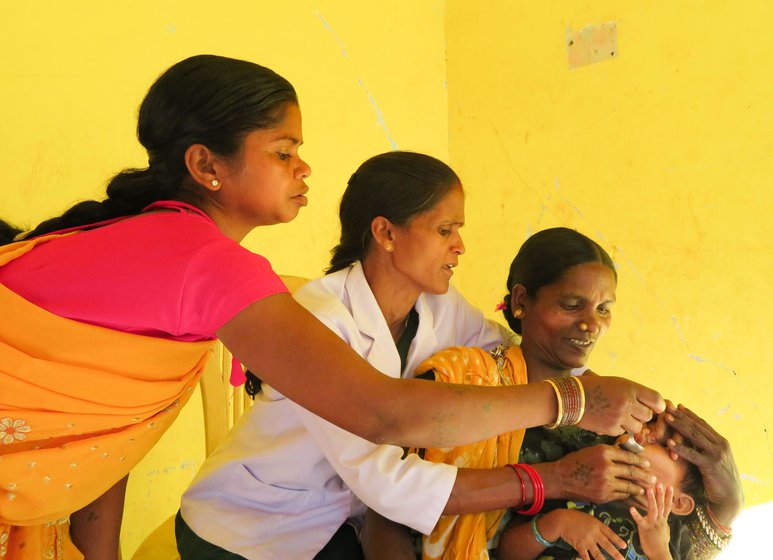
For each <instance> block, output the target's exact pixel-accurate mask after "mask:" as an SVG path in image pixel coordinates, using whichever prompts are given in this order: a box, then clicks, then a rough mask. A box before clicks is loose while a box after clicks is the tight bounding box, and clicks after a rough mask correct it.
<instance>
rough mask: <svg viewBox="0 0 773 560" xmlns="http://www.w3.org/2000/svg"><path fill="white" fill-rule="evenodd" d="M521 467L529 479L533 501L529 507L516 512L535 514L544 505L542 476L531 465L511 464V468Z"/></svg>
mask: <svg viewBox="0 0 773 560" xmlns="http://www.w3.org/2000/svg"><path fill="white" fill-rule="evenodd" d="M515 468H519V469H523V472H525V473H526V474H527V475H529V479H530V480H531V484H532V487H533V488H534V501H533V502H532V504H531V507H530V508H529V509H521V510H518V513H520V514H522V515H535V514H537V513H539V512H540V511H541V510H542V506H544V505H545V485H544V484H543V483H542V478H541V477H540V475H539V473H538V472H537V471H536V470H534V467H532V466H531V465H522V464H520V463H518V464H515V465H513V469H515Z"/></svg>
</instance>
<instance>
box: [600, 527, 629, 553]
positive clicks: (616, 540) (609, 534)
mask: <svg viewBox="0 0 773 560" xmlns="http://www.w3.org/2000/svg"><path fill="white" fill-rule="evenodd" d="M601 532H602V534H603V535H604V536H605V537H606V538H607V540H608V541H609V543H610V544H611V545H612V546H613V547H616V548H624V547H626V546H627V543H626V542H625V541H624V540H623V539H621V538H620V536H619V535H617V533H615V532H614V531H613V530H612V529H610V528H609V527H608V526H607V525H604V527H602V529H601ZM605 548H606V547H605Z"/></svg>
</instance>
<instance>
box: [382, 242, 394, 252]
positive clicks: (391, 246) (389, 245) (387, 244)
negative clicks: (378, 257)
mask: <svg viewBox="0 0 773 560" xmlns="http://www.w3.org/2000/svg"><path fill="white" fill-rule="evenodd" d="M394 250H395V245H394V243H392V242H391V241H387V242H385V243H384V251H386V252H387V253H391V252H392V251H394Z"/></svg>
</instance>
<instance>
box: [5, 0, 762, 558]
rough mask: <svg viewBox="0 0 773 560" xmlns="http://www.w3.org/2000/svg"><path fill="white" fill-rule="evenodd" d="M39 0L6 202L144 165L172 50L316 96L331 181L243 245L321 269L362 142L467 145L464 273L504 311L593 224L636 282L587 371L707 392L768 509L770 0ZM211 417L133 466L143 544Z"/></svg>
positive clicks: (136, 532) (467, 284)
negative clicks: (282, 80)
mask: <svg viewBox="0 0 773 560" xmlns="http://www.w3.org/2000/svg"><path fill="white" fill-rule="evenodd" d="M26 4H29V5H24V3H14V4H13V5H9V6H6V7H5V17H4V22H5V25H4V31H3V34H1V35H0V48H1V49H2V52H3V55H4V56H3V64H2V65H0V76H1V77H2V83H3V87H2V90H0V91H1V93H0V99H2V101H3V110H2V116H3V118H2V119H1V120H0V145H2V146H3V149H2V152H0V162H2V169H3V172H4V185H5V187H4V188H3V189H2V192H3V202H4V203H3V205H2V210H0V214H1V215H2V217H3V218H6V219H10V220H12V221H16V222H18V223H29V224H32V223H36V222H37V221H38V220H40V219H42V218H44V217H47V216H50V215H52V214H54V213H56V212H59V211H61V210H62V209H64V208H65V207H66V206H67V205H68V204H69V203H71V202H72V201H73V200H74V199H78V198H89V197H94V196H98V195H99V194H100V193H101V192H102V190H103V186H104V181H105V180H106V178H107V177H108V176H109V175H111V174H112V173H114V172H116V171H118V170H119V169H121V168H123V167H126V166H141V165H143V164H144V163H145V160H144V157H143V153H142V151H141V149H140V148H139V147H138V145H137V143H136V141H135V139H134V126H135V116H136V110H137V106H138V104H139V102H140V100H141V98H142V96H143V94H144V92H145V90H146V89H147V87H148V86H149V84H150V83H151V81H152V80H153V78H154V77H155V76H156V75H157V74H158V73H159V72H161V71H162V70H163V69H164V68H166V67H167V66H168V65H170V64H172V63H173V62H175V61H177V60H179V59H181V58H183V57H185V56H188V55H191V54H195V53H200V52H212V53H217V54H224V55H230V56H236V57H241V58H247V59H250V60H254V61H256V62H260V63H262V64H265V65H267V66H270V67H272V68H274V69H275V70H277V71H279V72H280V73H281V74H283V75H285V76H286V77H287V78H288V79H290V81H292V82H293V84H294V85H295V86H296V88H297V89H298V92H299V95H300V98H301V104H302V108H303V112H304V120H305V140H306V146H305V147H304V149H303V153H304V155H305V157H306V158H307V159H308V160H309V162H310V163H311V165H312V167H313V169H314V174H313V175H312V178H311V180H310V186H311V188H312V191H311V193H310V194H311V205H310V206H309V207H308V208H306V209H305V210H304V211H303V212H302V213H301V216H300V217H299V218H298V219H297V220H296V221H295V222H294V223H292V224H288V225H283V226H277V227H274V228H269V229H266V230H264V231H259V232H256V233H254V234H252V235H251V236H250V237H249V238H248V240H247V245H248V246H250V247H251V248H252V249H254V250H257V251H260V252H263V253H264V254H266V255H267V256H268V257H269V258H270V259H271V260H272V262H273V263H274V265H275V267H276V269H277V270H278V271H280V272H283V273H287V274H295V275H301V276H316V275H318V274H319V273H320V272H321V269H322V268H323V266H324V265H325V262H326V259H327V256H328V251H329V249H330V248H331V247H332V245H333V243H334V240H335V237H336V235H337V226H336V220H335V215H336V214H335V212H336V207H337V203H338V198H339V196H340V194H341V192H342V190H343V187H344V185H345V181H346V179H347V178H348V176H349V174H350V173H351V172H352V171H353V170H354V168H355V167H356V166H357V165H358V164H359V163H360V162H361V161H362V160H364V159H365V158H366V157H368V156H370V155H373V154H375V153H378V152H382V151H386V150H389V149H391V148H392V147H398V148H402V149H413V150H419V151H426V152H429V153H431V154H434V155H437V156H439V157H441V158H447V157H449V153H450V161H451V163H452V165H453V166H454V167H455V168H456V170H457V171H458V172H459V174H460V175H461V176H462V178H463V180H464V182H465V187H466V189H467V191H468V216H467V218H468V226H467V227H466V228H465V230H464V234H465V241H466V242H467V249H468V253H467V255H466V256H465V258H464V259H463V261H462V266H461V267H460V269H459V273H458V275H457V281H456V283H457V285H458V286H459V287H460V288H461V289H462V290H463V291H464V292H465V293H466V294H467V295H468V296H469V297H470V298H471V299H472V300H473V301H474V302H475V303H477V304H478V305H480V306H481V307H483V308H484V309H486V310H490V309H492V308H493V306H494V304H495V302H496V301H497V300H498V299H499V298H500V297H501V296H502V295H503V284H504V278H505V275H506V269H507V266H508V264H509V261H510V259H511V257H512V256H513V254H514V251H515V249H516V248H517V246H518V245H519V244H520V243H521V242H522V241H523V239H524V238H525V237H526V236H527V235H528V234H529V233H532V232H534V231H536V230H538V229H541V228H545V227H549V226H553V225H558V224H562V225H568V226H571V227H576V228H578V229H579V230H581V231H583V232H585V233H587V234H589V235H591V236H592V237H594V238H596V239H597V240H599V241H600V242H601V243H602V244H604V245H605V246H606V247H607V248H608V249H609V250H610V252H611V253H612V255H613V257H614V258H615V260H616V261H617V262H618V264H619V270H620V286H619V289H618V301H619V304H618V306H617V308H616V310H615V322H614V327H613V329H612V331H611V332H610V333H609V335H608V336H607V339H606V340H605V341H604V342H603V343H602V345H601V347H600V349H599V350H598V355H597V356H595V358H594V364H593V365H594V366H595V367H596V369H597V370H599V371H601V372H604V373H610V374H619V375H626V376H630V377H632V378H634V379H637V380H640V381H642V382H646V383H648V384H651V385H652V386H655V387H657V388H660V389H661V390H663V392H664V393H666V394H667V395H668V396H671V397H673V398H675V399H676V400H679V401H684V402H685V403H687V404H689V405H691V406H693V407H694V408H695V409H696V410H697V411H699V412H700V413H701V414H703V415H704V416H705V417H706V418H707V419H709V420H710V421H711V422H712V424H714V425H715V426H716V427H717V428H718V429H719V430H720V431H721V432H722V433H723V434H725V435H726V436H727V437H728V438H729V439H730V440H731V441H732V442H733V446H734V450H735V454H736V458H737V460H738V462H739V464H740V467H741V471H742V473H743V476H744V483H745V488H746V492H747V499H748V502H749V503H750V504H760V503H763V502H767V501H770V500H771V499H772V498H771V496H772V495H773V488H772V481H771V477H773V468H772V467H771V444H770V441H769V438H768V432H767V428H768V427H769V426H771V418H772V415H773V412H771V410H773V401H772V399H771V397H770V395H769V392H768V390H767V388H768V387H769V386H770V382H769V381H768V380H767V371H766V368H767V366H768V364H769V363H771V362H773V360H772V359H771V358H773V356H771V351H770V350H769V349H768V347H767V342H766V341H767V336H766V335H767V333H768V332H769V331H770V330H771V326H772V325H771V315H773V314H771V304H770V303H769V301H768V298H767V293H766V290H765V288H766V287H767V282H768V277H769V276H771V272H773V267H772V266H771V259H770V256H771V241H770V239H771V238H772V236H771V234H773V231H771V229H772V228H771V226H770V225H769V222H768V221H766V220H765V218H767V216H768V215H770V214H772V213H773V207H772V206H773V205H772V204H771V198H770V195H768V192H769V187H768V185H767V184H766V183H765V182H764V180H765V179H766V178H768V177H771V176H773V173H771V172H772V171H773V169H771V166H773V160H771V158H770V153H769V152H770V140H769V137H770V134H769V132H768V128H769V120H770V118H769V115H770V114H773V112H771V108H772V107H771V103H773V102H772V101H771V99H773V96H772V95H771V91H770V89H771V88H773V76H771V75H770V74H771V72H773V70H771V66H770V64H768V58H769V56H768V55H770V53H773V38H771V36H770V34H769V33H768V32H767V27H766V26H767V22H769V21H771V15H773V14H771V13H770V10H772V9H773V8H767V7H766V6H767V4H765V3H761V2H746V3H732V5H727V4H724V3H723V4H720V3H716V2H712V3H705V2H681V3H673V2H658V3H646V5H644V4H641V3H633V2H628V3H621V2H611V1H608V0H604V1H602V0H599V1H596V2H586V3H579V2H547V3H546V2H510V1H504V0H502V1H488V2H486V1H482V2H474V3H473V2H467V1H464V0H447V1H442V0H437V1H431V2H430V1H425V2H413V1H411V0H399V1H390V2H369V3H362V2H361V3H354V2H343V1H334V0H328V1H316V2H312V1H310V0H303V1H299V2H294V3H291V4H288V3H268V2H260V3H257V2H254V1H246V0H242V1H231V2H220V3H218V4H217V7H215V6H214V5H213V4H212V3H211V2H201V1H190V2H185V3H183V2H177V3H172V2H150V1H148V0H139V1H137V2H132V3H130V4H129V5H126V6H123V5H114V4H104V5H102V4H99V3H96V2H83V1H81V2H71V3H68V4H66V5H65V4H63V3H59V2H53V1H48V2H42V3H41V2H37V3H26ZM639 4H641V5H639ZM604 22H615V23H616V27H617V33H618V38H617V41H618V49H619V52H618V53H617V56H616V57H614V58H612V59H611V60H607V61H604V62H599V63H597V64H594V65H590V66H585V67H580V68H576V69H574V70H569V68H568V57H567V46H566V36H567V31H568V30H570V29H571V30H575V31H576V30H579V29H582V28H584V27H585V26H586V25H591V24H592V25H599V24H601V23H604ZM446 47H447V51H446ZM446 55H447V61H446ZM446 80H447V81H448V86H447V88H446ZM475 270H486V271H488V274H484V275H482V274H479V273H478V274H475V273H473V271H475ZM492 316H493V314H492ZM200 414H201V412H200V400H199V399H198V397H196V398H194V401H193V402H192V403H191V404H190V405H189V406H188V407H186V409H185V410H184V411H183V414H182V417H181V419H180V420H179V421H178V422H177V424H176V425H175V426H174V427H173V428H172V431H171V432H170V433H169V434H167V437H165V438H164V442H163V443H162V444H161V445H160V446H159V447H157V448H156V449H155V450H153V451H152V452H151V454H150V455H149V456H148V458H146V460H145V461H144V462H143V463H142V464H141V465H140V466H139V467H138V468H137V469H135V472H134V474H133V476H132V480H131V483H130V492H129V496H128V498H127V500H128V504H127V514H126V523H125V528H124V539H123V549H124V553H125V556H127V557H130V556H131V553H132V551H133V550H134V549H135V548H136V546H137V544H138V543H139V542H140V541H141V540H142V538H144V535H145V534H147V532H149V531H150V530H151V529H152V528H153V527H155V526H156V525H157V524H158V523H160V522H161V520H162V519H163V518H165V517H166V516H168V515H169V514H171V513H172V512H173V511H174V509H175V508H176V503H177V502H176V500H177V496H179V492H180V490H181V489H182V488H183V487H184V486H185V485H186V484H187V482H188V481H189V480H190V478H191V477H192V475H193V473H194V472H195V470H196V469H197V468H198V466H199V465H200V462H201V459H202V457H203V445H202V432H201V426H200V423H199V418H200ZM159 504H160V506H159Z"/></svg>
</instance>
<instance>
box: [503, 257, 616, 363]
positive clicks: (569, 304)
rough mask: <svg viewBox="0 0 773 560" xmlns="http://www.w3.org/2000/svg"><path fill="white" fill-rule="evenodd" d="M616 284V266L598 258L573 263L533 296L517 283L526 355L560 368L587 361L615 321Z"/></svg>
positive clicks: (515, 305) (516, 306)
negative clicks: (598, 341) (603, 262)
mask: <svg viewBox="0 0 773 560" xmlns="http://www.w3.org/2000/svg"><path fill="white" fill-rule="evenodd" d="M616 287H617V280H616V278H615V273H614V271H613V270H612V269H610V268H609V267H607V266H605V265H603V264H599V263H595V262H594V263H585V264H579V265H575V266H572V267H569V268H568V269H566V270H565V271H564V273H563V274H562V275H561V277H560V278H559V279H558V280H556V281H555V282H553V283H552V284H548V285H546V286H543V287H542V288H540V289H539V291H538V292H537V293H536V294H534V295H533V296H532V297H530V295H529V294H526V291H525V288H524V287H523V286H521V285H516V287H515V289H514V290H513V299H512V304H513V310H514V311H515V310H516V309H520V311H521V313H522V315H521V328H522V334H523V341H522V342H521V347H522V348H523V353H524V356H527V355H528V356H531V357H532V359H533V360H535V361H537V362H538V363H539V364H540V365H542V366H545V367H547V368H549V369H551V370H555V371H557V372H563V371H566V370H569V369H574V368H578V367H582V366H584V365H585V363H586V362H587V360H588V357H589V356H590V354H591V352H592V351H593V348H594V346H595V344H596V341H597V340H598V339H599V338H600V337H601V335H602V334H604V333H605V332H606V330H607V329H608V328H609V325H610V323H611V321H612V312H611V311H612V305H613V304H614V303H615V289H616Z"/></svg>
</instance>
